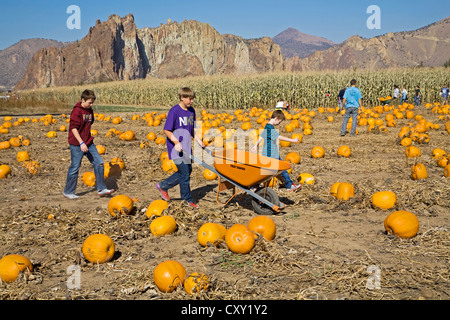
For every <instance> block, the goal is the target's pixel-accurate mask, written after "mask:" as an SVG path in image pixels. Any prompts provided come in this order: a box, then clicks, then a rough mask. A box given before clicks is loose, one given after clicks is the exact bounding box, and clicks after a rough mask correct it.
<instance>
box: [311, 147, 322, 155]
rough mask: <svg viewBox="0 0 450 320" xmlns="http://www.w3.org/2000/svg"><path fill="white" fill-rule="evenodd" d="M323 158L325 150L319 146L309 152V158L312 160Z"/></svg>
mask: <svg viewBox="0 0 450 320" xmlns="http://www.w3.org/2000/svg"><path fill="white" fill-rule="evenodd" d="M324 156H325V149H324V148H323V147H320V146H316V147H314V148H312V150H311V157H313V158H323V157H324Z"/></svg>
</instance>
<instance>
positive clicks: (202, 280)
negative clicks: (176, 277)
mask: <svg viewBox="0 0 450 320" xmlns="http://www.w3.org/2000/svg"><path fill="white" fill-rule="evenodd" d="M208 287H209V278H208V276H207V275H206V274H204V273H198V272H194V273H191V274H190V275H189V276H188V277H187V278H186V279H185V280H184V289H185V290H186V292H187V293H189V294H195V293H200V292H203V291H206V290H207V289H208Z"/></svg>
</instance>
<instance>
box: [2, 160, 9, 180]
mask: <svg viewBox="0 0 450 320" xmlns="http://www.w3.org/2000/svg"><path fill="white" fill-rule="evenodd" d="M9 174H11V168H10V167H9V166H8V165H7V164H2V165H0V179H5V178H6V177H7V176H8V175H9Z"/></svg>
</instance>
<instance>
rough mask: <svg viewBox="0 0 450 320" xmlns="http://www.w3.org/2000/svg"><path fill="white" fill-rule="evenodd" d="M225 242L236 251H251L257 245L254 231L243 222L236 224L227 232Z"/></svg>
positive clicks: (243, 252)
mask: <svg viewBox="0 0 450 320" xmlns="http://www.w3.org/2000/svg"><path fill="white" fill-rule="evenodd" d="M225 243H226V244H227V246H228V248H229V249H230V250H231V251H232V252H234V253H242V254H245V253H249V252H250V251H251V250H252V249H253V247H254V246H255V238H254V235H253V232H252V231H251V230H250V229H249V228H248V227H247V226H245V225H243V224H239V223H237V224H234V225H233V226H231V227H230V228H229V229H228V230H227V232H226V233H225Z"/></svg>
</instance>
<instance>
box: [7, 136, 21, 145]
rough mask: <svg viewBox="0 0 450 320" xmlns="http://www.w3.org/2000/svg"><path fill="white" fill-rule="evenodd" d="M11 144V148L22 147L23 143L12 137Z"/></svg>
mask: <svg viewBox="0 0 450 320" xmlns="http://www.w3.org/2000/svg"><path fill="white" fill-rule="evenodd" d="M9 144H10V145H11V147H20V146H21V145H22V142H21V141H20V139H19V138H17V137H12V138H11V139H9Z"/></svg>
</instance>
